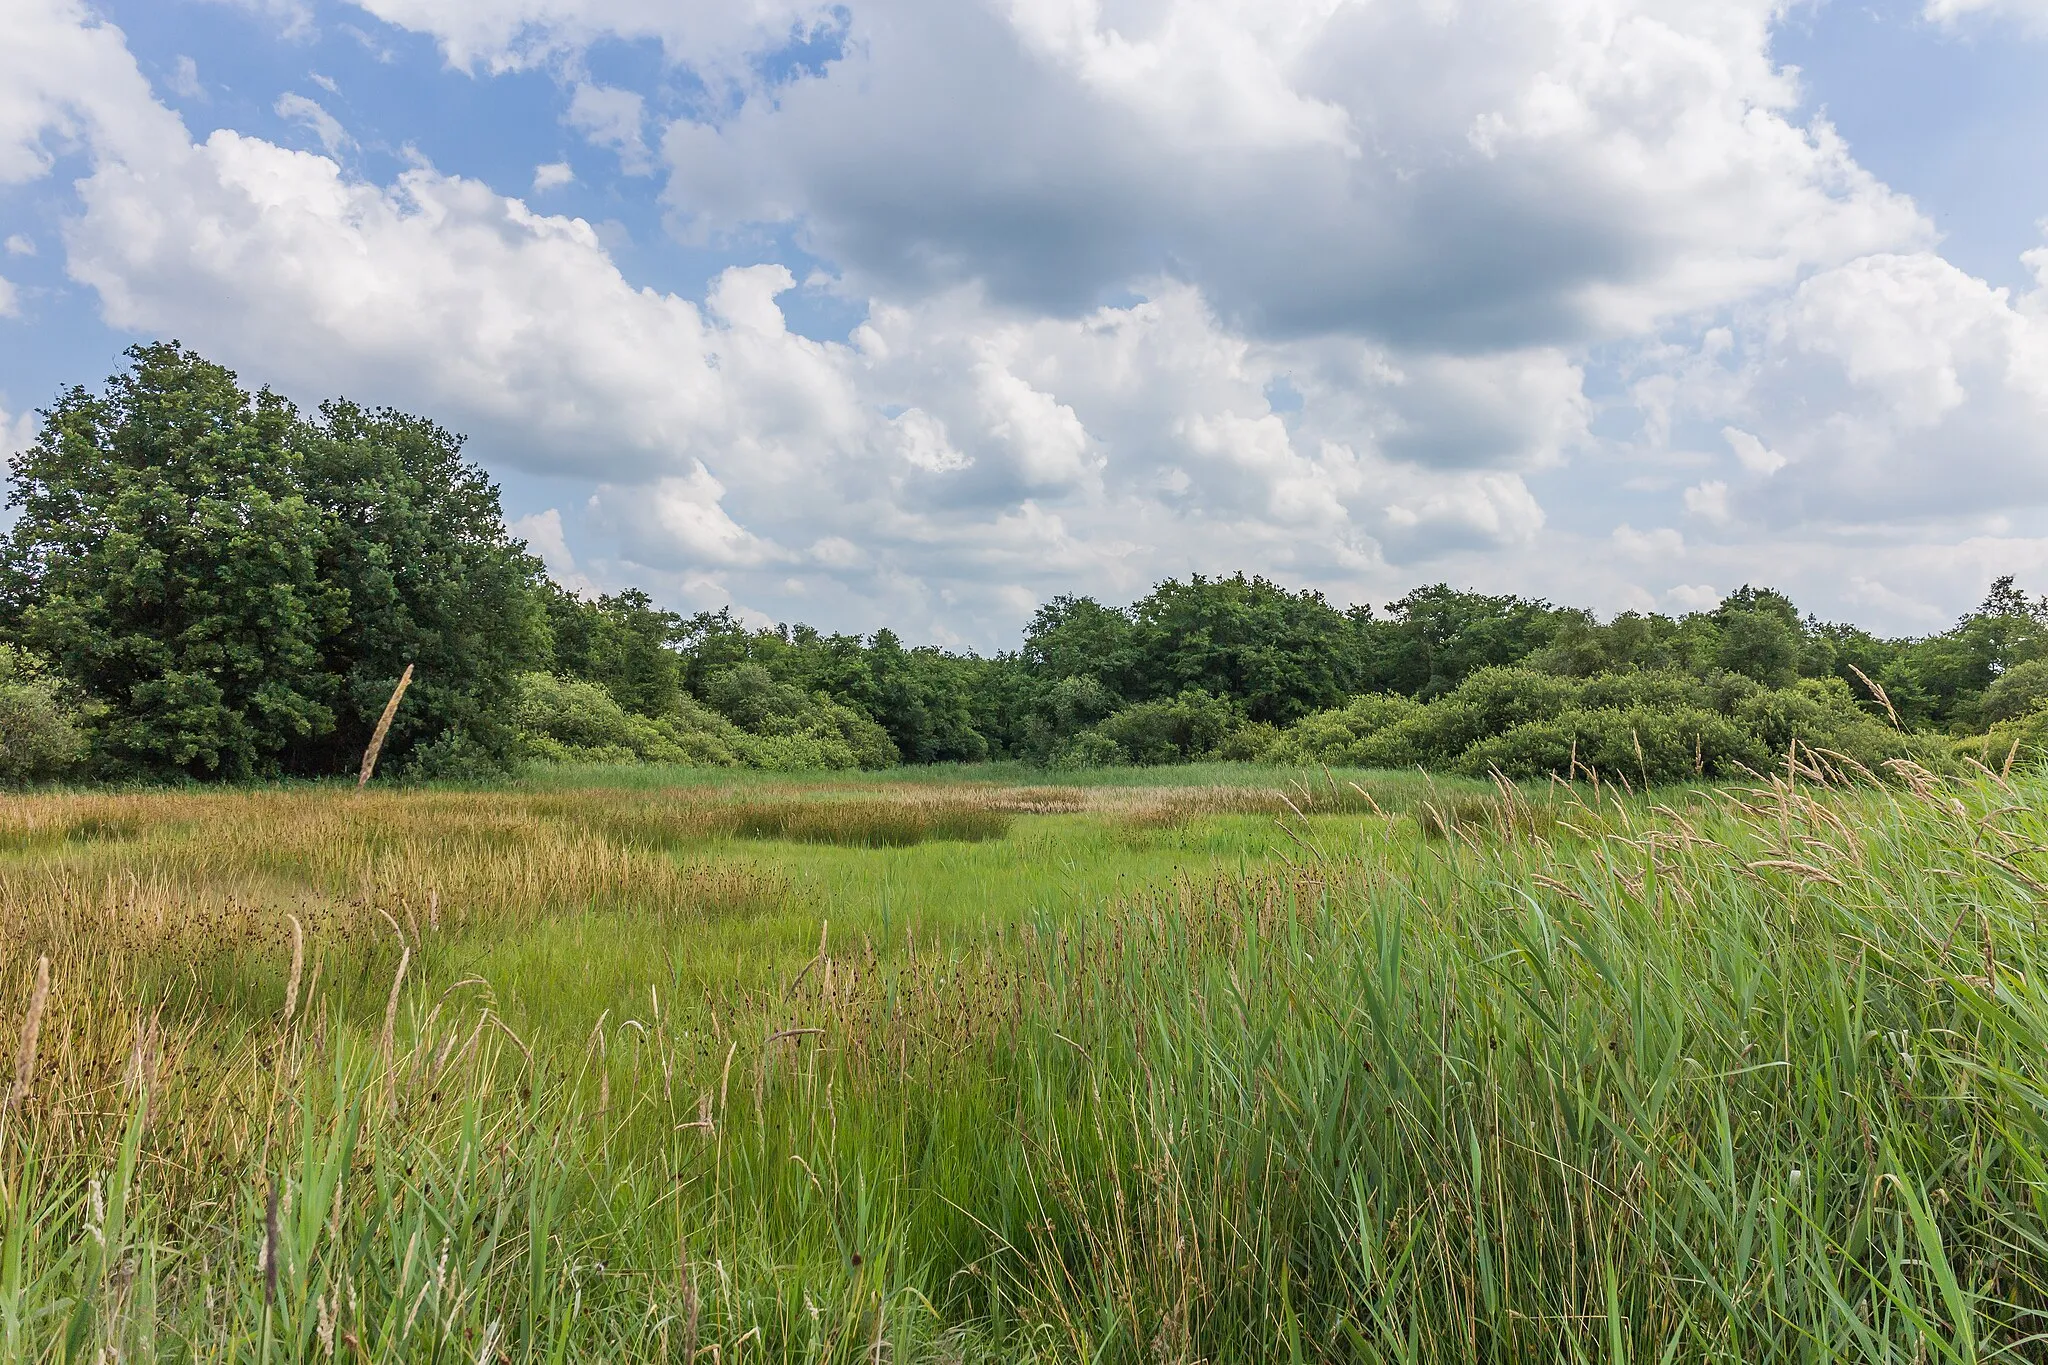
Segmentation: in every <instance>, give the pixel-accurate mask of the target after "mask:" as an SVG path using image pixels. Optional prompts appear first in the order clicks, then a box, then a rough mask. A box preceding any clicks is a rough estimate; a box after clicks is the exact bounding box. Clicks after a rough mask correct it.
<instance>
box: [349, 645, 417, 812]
mask: <svg viewBox="0 0 2048 1365" xmlns="http://www.w3.org/2000/svg"><path fill="white" fill-rule="evenodd" d="M411 683H412V665H411V664H407V665H406V666H405V672H404V673H403V674H401V675H400V676H399V679H398V686H396V687H394V688H392V689H391V700H390V701H387V702H385V703H384V714H383V716H381V717H380V718H379V719H378V721H377V733H376V734H374V735H371V736H370V747H369V748H367V749H365V750H363V771H362V775H361V776H359V777H358V778H356V790H357V791H361V790H362V789H363V788H364V787H365V786H367V785H369V781H370V774H371V773H373V772H375V771H377V751H378V750H379V749H382V748H383V747H384V736H385V735H387V734H390V733H391V718H392V717H393V716H395V715H397V714H398V699H399V698H400V697H402V696H404V695H405V689H406V688H407V687H408V686H410V685H411Z"/></svg>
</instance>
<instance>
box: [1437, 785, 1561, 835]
mask: <svg viewBox="0 0 2048 1365" xmlns="http://www.w3.org/2000/svg"><path fill="white" fill-rule="evenodd" d="M1413 818H1414V820H1415V825H1416V828H1417V829H1419V830H1420V831H1421V832H1422V836H1423V837H1424V838H1425V839H1450V838H1455V837H1458V836H1465V837H1471V836H1475V835H1494V836H1502V837H1506V838H1526V839H1546V838H1549V837H1550V836H1551V834H1552V833H1553V832H1554V831H1555V830H1556V829H1557V828H1558V825H1559V823H1560V822H1559V816H1558V811H1557V807H1556V806H1554V805H1552V804H1550V803H1549V802H1544V801H1532V800H1529V799H1528V798H1526V797H1523V796H1521V795H1519V794H1517V793H1515V792H1513V791H1512V789H1510V790H1509V791H1507V792H1504V793H1502V794H1498V795H1494V796H1447V797H1444V798H1443V799H1442V800H1440V801H1425V802H1424V803H1423V804H1422V805H1421V806H1420V807H1419V808H1417V809H1416V811H1415V813H1414V817H1413Z"/></svg>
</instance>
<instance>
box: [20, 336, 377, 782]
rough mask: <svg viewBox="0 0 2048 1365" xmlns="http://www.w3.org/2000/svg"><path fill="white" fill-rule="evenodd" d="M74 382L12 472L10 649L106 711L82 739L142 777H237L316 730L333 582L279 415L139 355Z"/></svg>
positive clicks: (173, 365) (232, 387) (269, 403)
mask: <svg viewBox="0 0 2048 1365" xmlns="http://www.w3.org/2000/svg"><path fill="white" fill-rule="evenodd" d="M130 356H131V358H132V360H133V365H132V367H131V369H130V370H129V371H128V372H127V373H125V374H120V375H116V376H114V377H113V378H112V379H110V380H109V381H108V384H107V391H106V392H105V393H104V394H91V393H88V392H87V391H86V390H85V389H83V388H75V389H72V390H71V391H70V392H68V393H66V394H64V395H63V396H62V397H61V398H60V399H59V400H58V401H57V403H56V405H55V406H54V407H53V408H51V409H50V411H49V412H47V413H46V414H45V415H44V421H43V426H42V431H41V433H40V435H39V436H38V437H37V440H36V442H35V444H33V445H31V446H30V447H29V448H28V449H27V450H24V451H23V452H21V454H19V455H17V456H16V457H15V459H14V461H13V464H12V466H11V469H10V483H11V492H10V495H9V502H10V504H11V505H12V506H14V507H16V508H18V509H19V517H18V519H17V520H16V522H15V524H14V528H13V530H12V532H11V533H10V535H9V537H8V541H7V545H6V547H5V550H4V562H0V575H4V579H0V583H4V592H5V599H6V607H7V614H8V616H9V618H10V623H11V624H12V626H13V630H14V633H15V634H16V636H17V638H18V639H20V640H21V641H22V642H23V643H24V644H26V645H28V646H29V647H30V648H32V649H34V650H36V651H37V652H39V653H41V654H44V655H46V656H47V657H48V658H49V659H50V660H51V661H52V663H53V665H54V666H55V667H56V668H57V669H58V671H59V672H60V673H62V675H63V676H64V677H65V678H67V679H68V680H70V681H71V682H73V683H75V684H77V685H78V686H79V687H81V688H82V689H84V690H85V691H86V692H87V693H88V694H90V695H91V696H93V697H95V698H97V699H99V700H101V701H103V702H105V703H106V710H105V711H104V712H103V713H102V714H101V715H100V716H99V717H98V718H97V721H96V724H95V734H94V739H95V741H96V744H97V746H98V748H99V749H100V751H101V753H102V754H103V755H104V756H105V757H106V758H107V759H108V760H109V761H110V762H112V763H114V764H116V765H118V766H121V767H124V768H127V769H131V770H134V771H139V772H148V773H153V774H158V775H174V774H189V775H192V776H215V775H217V776H222V777H230V778H237V777H251V776H256V775H258V774H261V773H264V772H267V771H274V770H275V769H276V768H277V767H278V766H279V763H280V760H281V759H282V758H283V756H284V755H285V754H286V753H287V752H289V751H290V750H291V748H292V747H293V745H295V744H297V743H300V742H303V741H305V740H307V739H310V738H314V737H318V736H324V735H325V734H327V733H328V732H330V731H331V730H332V729H333V728H334V724H335V712H334V705H333V703H334V702H335V701H336V700H337V699H338V698H337V696H336V689H335V687H334V685H333V683H334V680H333V678H332V677H331V675H329V674H327V673H326V671H325V670H323V669H322V667H321V657H320V646H321V643H322V641H323V640H324V639H325V638H326V637H327V636H329V635H330V634H332V633H333V632H334V631H335V630H336V629H338V628H339V627H340V625H341V624H342V622H343V621H344V620H345V619H346V615H347V610H348V597H347V593H346V591H345V590H342V589H340V588H338V587H336V586H335V585H332V584H329V583H325V582H323V581H322V580H321V578H320V575H319V563H320V556H321V554H322V553H323V551H324V550H325V549H326V545H327V529H328V528H327V527H326V526H325V525H324V524H323V518H322V516H321V514H320V511H319V509H318V508H316V507H314V506H313V505H312V504H311V503H310V502H309V501H308V500H307V499H306V497H305V489H304V480H303V479H302V478H301V476H300V468H299V459H298V453H297V451H296V449H295V448H294V442H293V439H292V438H293V434H294V428H295V426H296V425H297V421H298V418H297V414H296V413H295V412H294V411H293V410H292V408H291V406H290V405H289V404H288V403H286V402H285V401H284V400H283V399H281V398H279V397H277V396H276V395H274V394H272V393H269V392H268V391H265V392H264V393H261V394H259V395H257V396H256V397H255V398H253V399H252V398H251V397H250V396H249V395H248V394H246V393H244V392H243V391H242V390H241V389H240V388H238V387H237V386H236V384H235V377H234V375H233V374H231V373H229V372H228V371H227V370H225V369H222V368H221V367H220V366H218V365H212V364H209V363H207V362H206V361H204V360H201V359H200V358H199V357H198V356H196V355H194V354H192V353H190V352H188V351H185V350H183V349H181V348H180V347H178V346H176V345H175V344H173V345H168V346H148V347H138V348H135V349H134V350H132V351H131V352H130Z"/></svg>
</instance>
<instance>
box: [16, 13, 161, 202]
mask: <svg viewBox="0 0 2048 1365" xmlns="http://www.w3.org/2000/svg"><path fill="white" fill-rule="evenodd" d="M182 134H183V130H182V129H181V128H180V127H179V125H178V122H177V120H176V118H174V117H173V116H172V115H170V114H169V112H168V111H166V110H165V109H164V108H163V106H162V105H160V104H158V103H157V101H156V98H155V96H154V95H152V94H151V93H150V89H149V82H148V81H146V80H144V79H143V77H142V73H141V72H140V71H138V70H137V69H136V66H135V60H134V58H133V57H131V56H130V55H129V53H128V44H127V40H126V38H124V37H123V36H122V33H121V31H120V30H119V29H117V28H115V27H114V26H113V25H111V24H107V23H103V22H102V21H101V20H100V19H99V18H98V16H96V15H95V14H94V13H93V12H92V11H91V10H90V9H89V8H88V7H87V6H86V5H85V4H83V3H81V0H17V3H14V4H10V5H9V7H8V15H7V41H6V42H5V43H0V186H4V185H10V184H20V183H23V182H26V181H30V180H36V179H39V178H41V177H42V176H43V175H45V174H47V173H48V172H49V170H50V166H51V163H52V162H53V161H54V159H55V158H56V157H57V156H58V155H60V154H62V153H65V152H69V151H76V150H79V149H81V148H92V149H95V150H96V151H98V152H99V153H100V154H101V155H117V156H122V157H126V158H130V159H136V160H142V159H146V158H147V157H149V156H151V155H152V154H155V153H158V152H162V151H165V150H172V149H175V148H176V147H177V146H178V145H179V144H181V143H182V142H183V140H184V139H183V135H182Z"/></svg>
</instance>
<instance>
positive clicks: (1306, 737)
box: [1247, 692, 1422, 767]
mask: <svg viewBox="0 0 2048 1365" xmlns="http://www.w3.org/2000/svg"><path fill="white" fill-rule="evenodd" d="M1421 711H1422V703H1421V702H1418V701H1416V700H1414V699H1413V698H1410V697H1402V696H1396V695H1394V694H1392V693H1386V692H1371V693H1367V694H1366V695H1365V696H1362V697H1353V698H1352V699H1351V700H1350V701H1349V702H1347V703H1345V704H1344V705H1343V706H1341V707H1339V708H1337V709H1336V710H1334V711H1318V712H1316V713H1315V714H1314V715H1309V716H1303V717H1302V718H1301V719H1300V720H1298V721H1296V722H1295V723H1294V724H1293V725H1291V726H1289V727H1288V728H1287V729H1286V730H1285V731H1284V732H1283V733H1282V736H1281V738H1280V740H1279V742H1278V743H1277V744H1276V745H1274V746H1273V749H1272V752H1273V755H1274V757H1275V758H1277V759H1279V760H1281V761H1283V762H1292V763H1327V764H1330V765H1333V766H1335V765H1339V764H1341V765H1344V766H1348V767H1356V766H1379V767H1384V766H1388V765H1386V764H1384V763H1378V762H1376V761H1375V758H1374V756H1373V755H1372V754H1370V753H1369V752H1368V750H1367V748H1366V747H1365V746H1366V741H1367V740H1368V739H1370V738H1371V737H1372V736H1374V735H1376V734H1378V733H1380V732H1381V731H1383V730H1386V729H1388V728H1389V727H1391V726H1393V725H1396V724H1398V723H1400V722H1401V721H1403V720H1406V719H1407V718H1409V717H1410V716H1414V715H1418V714H1420V713H1421ZM1247 728H1249V727H1247Z"/></svg>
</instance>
